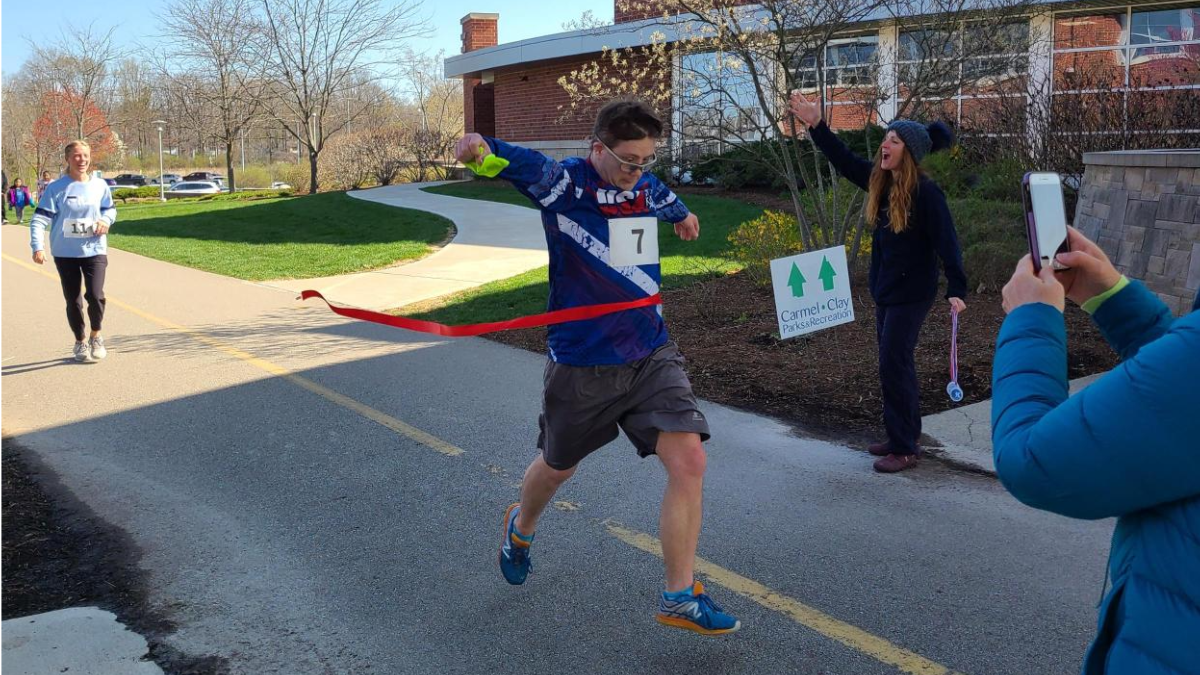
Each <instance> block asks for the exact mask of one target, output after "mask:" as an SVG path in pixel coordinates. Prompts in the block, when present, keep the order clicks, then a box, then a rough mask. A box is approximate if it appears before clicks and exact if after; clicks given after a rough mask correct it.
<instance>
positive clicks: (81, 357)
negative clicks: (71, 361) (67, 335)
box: [75, 342, 92, 363]
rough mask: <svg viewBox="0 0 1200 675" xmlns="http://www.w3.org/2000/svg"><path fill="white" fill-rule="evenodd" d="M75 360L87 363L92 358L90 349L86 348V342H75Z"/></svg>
mask: <svg viewBox="0 0 1200 675" xmlns="http://www.w3.org/2000/svg"><path fill="white" fill-rule="evenodd" d="M75 360H76V361H78V362H80V363H87V362H88V361H91V360H92V354H91V350H89V349H88V345H87V343H86V342H76V343H75Z"/></svg>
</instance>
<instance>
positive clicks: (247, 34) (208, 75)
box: [160, 0, 267, 190]
mask: <svg viewBox="0 0 1200 675" xmlns="http://www.w3.org/2000/svg"><path fill="white" fill-rule="evenodd" d="M255 8H256V3H255V0H177V1H176V2H173V3H171V4H170V5H168V8H167V10H166V12H165V13H164V14H163V15H162V16H161V17H160V19H161V20H162V22H163V23H164V24H165V26H166V28H167V33H168V37H169V40H168V41H167V51H166V59H165V64H166V66H167V68H166V70H167V72H168V73H169V74H171V75H172V77H174V78H180V79H179V80H178V83H179V84H181V85H185V84H187V83H194V84H196V85H199V86H191V87H184V91H186V92H187V95H188V96H190V97H191V98H192V99H193V102H194V103H195V104H197V105H198V107H199V108H200V110H202V111H203V113H204V114H206V115H210V116H211V123H210V124H209V125H208V126H209V127H210V128H211V129H212V130H213V131H214V132H215V138H214V140H216V141H218V142H219V143H220V144H221V146H222V147H223V148H224V150H225V170H226V172H227V175H228V176H229V189H230V190H235V189H237V178H236V174H235V172H234V168H233V149H234V147H235V146H236V145H237V143H238V141H239V140H240V138H241V134H242V133H243V130H244V129H245V127H246V125H247V124H248V123H249V122H250V121H251V120H252V119H254V117H255V116H256V115H257V114H259V112H260V110H261V106H262V100H263V93H264V92H265V91H266V90H267V82H266V66H265V64H264V62H263V60H262V59H261V58H260V55H261V53H262V48H261V42H262V32H261V26H260V24H259V23H258V21H257V20H256V18H255V13H254V10H255ZM183 74H186V76H185V75H183ZM197 74H199V76H198V77H197Z"/></svg>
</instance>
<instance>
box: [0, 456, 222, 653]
mask: <svg viewBox="0 0 1200 675" xmlns="http://www.w3.org/2000/svg"><path fill="white" fill-rule="evenodd" d="M3 446H4V450H3V459H2V461H3V490H4V492H3V540H4V541H3V556H2V557H3V559H2V561H0V564H2V566H3V570H4V573H3V577H4V578H3V618H4V619H11V618H14V617H22V616H28V615H30V614H39V613H42V612H50V611H54V610H57V609H66V608H68V607H100V608H101V609H105V610H108V611H110V612H112V613H114V614H116V615H117V618H118V619H120V620H121V622H122V623H124V624H125V625H127V626H129V627H130V628H131V629H132V630H134V631H136V632H138V633H140V634H142V635H144V636H145V637H146V639H147V641H148V642H149V644H150V658H151V659H153V660H154V661H155V662H156V663H157V664H158V665H159V666H160V667H161V668H162V669H163V670H164V671H165V672H167V673H172V674H175V675H219V674H224V673H228V672H229V669H228V667H227V666H226V665H225V663H224V660H223V659H220V658H218V657H213V656H208V657H199V658H197V657H192V656H188V655H186V654H182V653H180V652H179V651H178V650H176V649H175V648H173V647H171V646H169V645H167V644H166V643H165V642H164V641H163V638H165V637H166V636H167V635H169V634H170V633H172V632H173V631H174V630H175V627H174V625H173V624H172V623H171V622H170V620H169V619H167V618H166V617H164V616H163V615H161V614H160V613H158V612H157V611H155V610H154V609H153V608H152V607H151V606H150V604H149V601H148V599H147V594H146V583H145V573H144V572H143V571H142V570H141V569H140V568H139V567H138V557H139V556H138V553H137V550H136V548H135V546H134V545H133V542H132V541H131V539H130V538H129V535H127V534H126V533H125V532H124V531H122V530H120V529H118V528H115V527H113V526H112V525H109V524H108V523H106V522H104V521H103V520H101V519H100V518H98V517H97V516H96V515H95V514H93V513H92V512H91V511H90V510H89V509H88V508H87V506H86V505H84V504H83V503H82V502H80V501H79V500H78V499H77V498H76V497H75V496H74V495H73V494H71V492H70V491H69V490H67V489H66V488H65V487H63V486H62V484H61V483H59V481H58V478H57V477H56V476H55V475H54V474H53V473H52V472H51V471H50V470H49V469H47V468H45V467H43V466H41V465H40V464H39V462H38V461H37V458H36V456H35V455H34V454H33V453H32V452H30V451H28V450H26V449H24V448H22V447H21V445H20V444H19V443H17V442H16V441H14V440H13V439H10V438H5V439H4V440H3Z"/></svg>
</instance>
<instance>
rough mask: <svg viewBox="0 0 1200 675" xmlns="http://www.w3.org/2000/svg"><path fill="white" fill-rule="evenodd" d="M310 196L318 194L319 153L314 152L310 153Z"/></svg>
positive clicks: (310, 151)
mask: <svg viewBox="0 0 1200 675" xmlns="http://www.w3.org/2000/svg"><path fill="white" fill-rule="evenodd" d="M308 176H309V183H308V194H310V195H315V194H317V153H316V152H315V151H313V150H309V151H308Z"/></svg>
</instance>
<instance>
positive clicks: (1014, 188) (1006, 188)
mask: <svg viewBox="0 0 1200 675" xmlns="http://www.w3.org/2000/svg"><path fill="white" fill-rule="evenodd" d="M1027 170H1028V169H1026V167H1025V165H1024V163H1022V162H1021V161H1020V160H1017V159H1012V158H1008V159H998V160H996V161H994V162H991V163H989V164H985V165H984V167H983V169H982V170H981V171H980V172H979V183H978V184H977V185H976V186H975V190H974V195H977V196H979V197H980V198H981V199H995V200H1002V201H1008V202H1012V203H1014V204H1020V203H1021V178H1022V177H1023V176H1024V175H1025V172H1026V171H1027Z"/></svg>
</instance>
